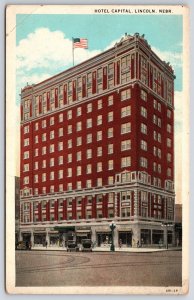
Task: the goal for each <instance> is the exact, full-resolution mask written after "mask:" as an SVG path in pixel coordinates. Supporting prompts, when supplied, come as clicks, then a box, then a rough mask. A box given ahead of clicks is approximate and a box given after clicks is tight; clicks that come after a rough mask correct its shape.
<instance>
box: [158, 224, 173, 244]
mask: <svg viewBox="0 0 194 300" xmlns="http://www.w3.org/2000/svg"><path fill="white" fill-rule="evenodd" d="M161 226H162V227H165V228H166V249H168V227H171V226H173V224H171V223H163V224H162V225H161Z"/></svg>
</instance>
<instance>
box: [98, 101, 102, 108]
mask: <svg viewBox="0 0 194 300" xmlns="http://www.w3.org/2000/svg"><path fill="white" fill-rule="evenodd" d="M101 108H102V99H99V100H98V109H101Z"/></svg>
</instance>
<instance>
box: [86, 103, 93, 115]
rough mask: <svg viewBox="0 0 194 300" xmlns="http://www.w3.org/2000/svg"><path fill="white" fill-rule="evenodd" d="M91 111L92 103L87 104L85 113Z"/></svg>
mask: <svg viewBox="0 0 194 300" xmlns="http://www.w3.org/2000/svg"><path fill="white" fill-rule="evenodd" d="M90 112H92V103H88V104H87V113H90Z"/></svg>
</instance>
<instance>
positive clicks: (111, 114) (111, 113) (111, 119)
mask: <svg viewBox="0 0 194 300" xmlns="http://www.w3.org/2000/svg"><path fill="white" fill-rule="evenodd" d="M112 121H113V111H110V112H109V113H108V122H112Z"/></svg>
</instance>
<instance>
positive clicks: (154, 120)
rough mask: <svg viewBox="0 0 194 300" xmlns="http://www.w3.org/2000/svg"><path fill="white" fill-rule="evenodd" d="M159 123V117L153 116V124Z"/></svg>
mask: <svg viewBox="0 0 194 300" xmlns="http://www.w3.org/2000/svg"><path fill="white" fill-rule="evenodd" d="M157 122H158V120H157V116H156V115H153V123H154V124H156V125H157Z"/></svg>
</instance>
